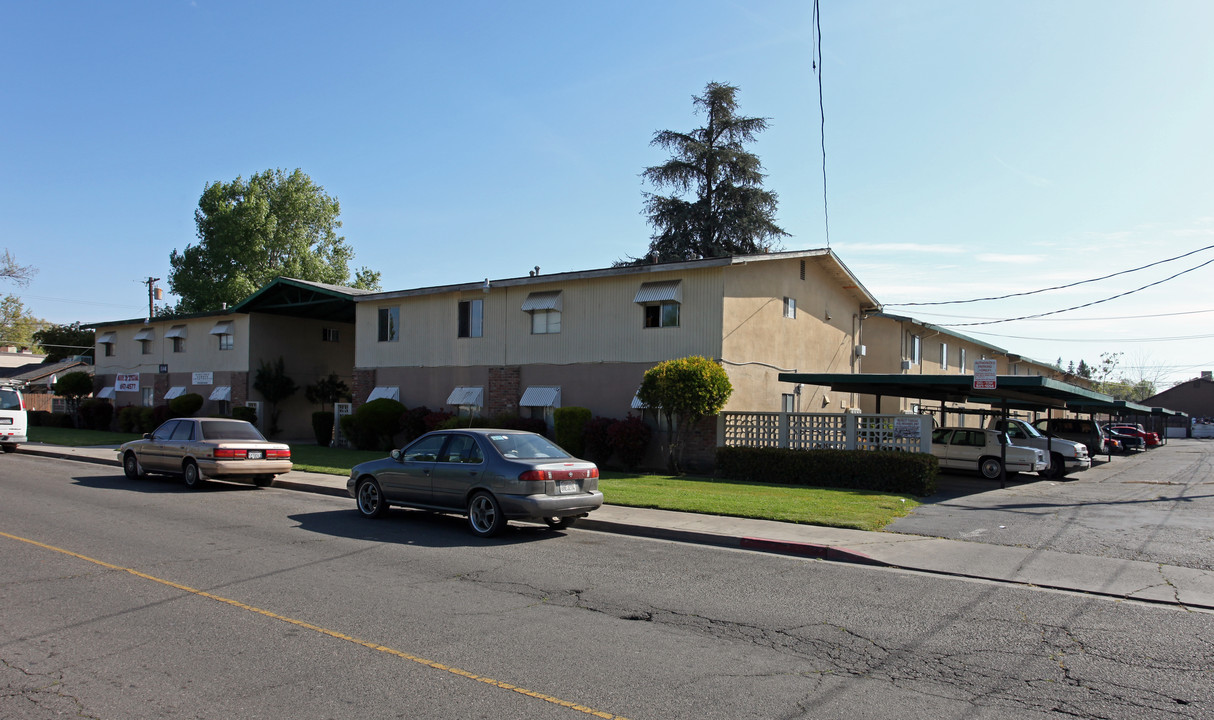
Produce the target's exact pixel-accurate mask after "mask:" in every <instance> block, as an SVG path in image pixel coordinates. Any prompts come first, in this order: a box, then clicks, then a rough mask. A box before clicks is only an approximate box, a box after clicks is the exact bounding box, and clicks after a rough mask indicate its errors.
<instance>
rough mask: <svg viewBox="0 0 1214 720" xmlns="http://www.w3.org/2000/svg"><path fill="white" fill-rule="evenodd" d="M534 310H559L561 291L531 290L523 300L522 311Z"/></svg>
mask: <svg viewBox="0 0 1214 720" xmlns="http://www.w3.org/2000/svg"><path fill="white" fill-rule="evenodd" d="M536 310H556V311H557V312H560V310H561V291H560V290H550V291H546V292H533V293H531V294H530V295H528V296H527V299H526V300H524V301H523V312H534V311H536Z"/></svg>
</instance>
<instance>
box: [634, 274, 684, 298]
mask: <svg viewBox="0 0 1214 720" xmlns="http://www.w3.org/2000/svg"><path fill="white" fill-rule="evenodd" d="M672 300H673V301H674V302H677V303H681V302H683V281H682V280H662V281H661V282H647V283H641V289H640V290H637V296H636V297H635V298H633V300H632V301H633V302H635V303H656V302H669V301H672Z"/></svg>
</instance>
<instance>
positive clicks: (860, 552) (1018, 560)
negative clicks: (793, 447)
mask: <svg viewBox="0 0 1214 720" xmlns="http://www.w3.org/2000/svg"><path fill="white" fill-rule="evenodd" d="M19 452H21V453H24V454H27V455H40V456H46V457H56V458H63V459H68V460H77V461H82V462H91V463H97V464H101V465H106V466H110V467H113V468H115V469H117V468H119V467H120V464H119V462H118V457H117V454H116V453H115V449H114V448H112V447H91V448H76V447H61V446H55V445H41V444H27V445H22V446H21V447H20V449H19ZM273 486H274V487H277V488H282V489H287V490H298V491H303V492H314V493H323V494H326V495H334V496H337V497H344V498H348V497H349V495H348V494H347V493H346V476H344V475H324V474H319V473H309V472H300V471H292V472H290V473H287V474H285V475H280V476H278V477H277V478H276V479H275V480H274V485H273ZM352 503H353V501H352V500H351V507H353V504H352ZM575 527H576V528H577V529H580V530H596V531H600V532H611V533H617V534H622V535H634V536H640V537H650V538H660V539H665V540H672V541H677V542H688V543H697V544H703V545H714V546H718V547H731V548H743V549H751V550H761V551H766V552H774V553H781V554H786V555H797V556H801V557H807V558H817V559H821V560H830V561H838V562H852V563H864V564H869V565H878V566H884V567H893V568H902V569H906V570H914V571H920V572H929V573H934V574H941V575H951V576H955V577H964V578H975V579H982V580H990V581H995V582H1005V583H1015V584H1021V585H1030V586H1035V587H1042V588H1051V589H1058V590H1068V591H1075V592H1083V593H1090V594H1093V595H1102V596H1106V597H1115V598H1124V599H1131V600H1139V601H1143V602H1151V603H1162V604H1169V605H1181V606H1184V607H1188V608H1193V609H1202V610H1214V573H1210V572H1208V571H1203V570H1195V569H1192V568H1186V567H1177V566H1172V565H1159V564H1156V563H1149V562H1139V561H1133V560H1118V559H1111V558H1104V557H1092V556H1087V555H1072V554H1068V553H1060V552H1054V551H1049V550H1036V549H1032V548H1023V547H1011V546H1003V545H991V544H986V543H977V542H966V541H964V540H946V539H943V538H931V537H925V536H921V535H902V534H896V533H885V532H866V531H863V530H846V529H841V528H830V527H819V526H816V525H797V524H793V523H784V522H775V521H770V520H748V519H745V518H731V517H721V516H717V515H700V514H696V513H683V512H671V511H668V510H651V509H646V508H630V507H624V506H621V505H604V506H603V507H602V508H600V509H599V510H596V511H594V512H593V513H591V514H590V516H589V517H586V518H582V519H580V520H579V521H578V522H577V525H576V526H575Z"/></svg>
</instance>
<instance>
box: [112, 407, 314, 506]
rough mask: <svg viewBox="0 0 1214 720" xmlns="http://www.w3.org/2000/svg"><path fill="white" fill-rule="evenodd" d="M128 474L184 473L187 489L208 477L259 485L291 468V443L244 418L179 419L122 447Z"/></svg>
mask: <svg viewBox="0 0 1214 720" xmlns="http://www.w3.org/2000/svg"><path fill="white" fill-rule="evenodd" d="M118 459H119V460H121V461H122V470H123V472H125V473H126V476H127V477H129V478H132V479H134V478H140V477H144V476H145V475H147V474H148V473H167V474H171V475H180V476H181V477H182V479H184V480H185V485H186V487H188V488H191V489H192V488H196V487H198V486H199V485H200V484H202V482H203V481H204V480H205V479H207V478H214V479H216V480H244V481H248V482H252V483H253V484H255V485H257V486H258V487H263V486H265V485H269V484H270V482H271V481H273V480H274V476H275V475H280V474H282V473H285V472H290V470H291V448H290V446H288V445H285V444H283V443H276V442H270V441H268V440H266V439H265V437H263V436H262V434H261V433H260V432H258V430H257V428H255V427H253V425H251V424H249V423H247V422H245V421H244V420H230V419H227V418H175V419H173V420H169V421H167V422H165V423H164V424H163V425H161V426H160V427H158V428H156V430H155V431H154V432H151V433H147V434H145V435H144V436H143V439H142V440H132V441H131V442H128V443H125V444H123V446H122V447H120V448H118Z"/></svg>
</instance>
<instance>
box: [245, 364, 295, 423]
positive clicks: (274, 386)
mask: <svg viewBox="0 0 1214 720" xmlns="http://www.w3.org/2000/svg"><path fill="white" fill-rule="evenodd" d="M253 389H254V390H256V391H257V392H259V393H261V396H262V397H263V398H265V400H266V402H267V403H269V404H270V412H269V414H268V417H267V418H266V419H267V420H269V423H268V424H267V426H266V435H268V436H269V437H274V436H275V435H277V434H278V433H279V431H280V430H281V428H279V427H278V403H280V402H282V401H283V400H286V399H287V398H289V397H291V396H292V395H294V394H295V391H296V390H298V389H299V386H298V385H296V384H295V381H294V380H292V379H291V378H290V377H289V376H288V375H287V371H286V368H285V363H284V362H283V359H282V356H281V355H280V356H279V358H278V359H277V360H275V361H274V362H272V363H268V362H265V361H262V363H261V367H259V368H257V374H256V375H255V376H254V377H253Z"/></svg>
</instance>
